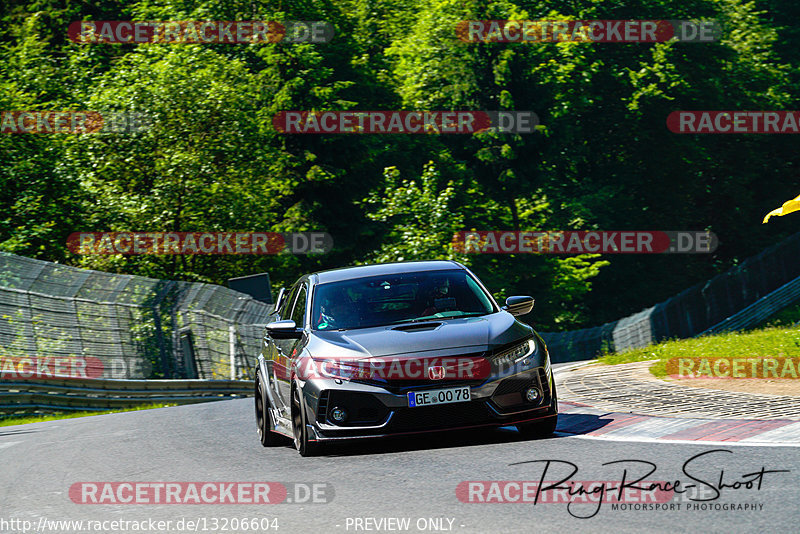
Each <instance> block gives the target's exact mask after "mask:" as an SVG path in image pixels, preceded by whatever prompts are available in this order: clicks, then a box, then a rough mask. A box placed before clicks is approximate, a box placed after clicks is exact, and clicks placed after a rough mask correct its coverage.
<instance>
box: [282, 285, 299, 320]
mask: <svg viewBox="0 0 800 534" xmlns="http://www.w3.org/2000/svg"><path fill="white" fill-rule="evenodd" d="M300 287H301V285H300V284H298V285H296V286H294V287H293V288H292V289H291V291H290V292H289V295H288V296H287V297H286V298H285V299H284V301H283V305H282V306H281V312H280V317H281V320H282V321H285V320H286V319H289V318H291V313H292V304H294V298H295V297H296V296H297V292H298V291H299V290H300Z"/></svg>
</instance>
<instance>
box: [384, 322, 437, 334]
mask: <svg viewBox="0 0 800 534" xmlns="http://www.w3.org/2000/svg"><path fill="white" fill-rule="evenodd" d="M440 326H442V323H436V322H425V323H411V324H404V325H401V326H396V327H394V328H392V330H399V331H401V332H416V331H419V330H434V329H436V328H438V327H440Z"/></svg>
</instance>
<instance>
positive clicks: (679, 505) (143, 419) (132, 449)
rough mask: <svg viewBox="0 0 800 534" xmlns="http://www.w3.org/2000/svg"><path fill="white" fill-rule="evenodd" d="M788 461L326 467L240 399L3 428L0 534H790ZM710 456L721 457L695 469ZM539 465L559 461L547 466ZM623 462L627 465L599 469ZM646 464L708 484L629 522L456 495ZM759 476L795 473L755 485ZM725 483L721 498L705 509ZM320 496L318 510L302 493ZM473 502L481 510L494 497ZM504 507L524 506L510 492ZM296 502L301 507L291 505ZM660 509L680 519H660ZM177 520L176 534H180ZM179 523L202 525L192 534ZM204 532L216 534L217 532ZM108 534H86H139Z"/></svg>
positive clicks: (472, 454)
mask: <svg viewBox="0 0 800 534" xmlns="http://www.w3.org/2000/svg"><path fill="white" fill-rule="evenodd" d="M561 428H562V421H561V419H560V420H559V429H561ZM787 445H788V446H787ZM798 447H800V444H797V445H792V444H783V445H782V446H765V445H753V444H742V443H729V444H726V443H724V442H723V443H717V442H707V443H693V442H684V441H674V442H670V441H658V440H644V441H637V440H636V438H635V436H633V437H631V436H630V435H627V436H626V439H624V440H621V441H617V440H614V439H613V436H609V435H607V436H605V438H604V439H596V438H592V437H591V436H583V435H581V434H565V433H563V432H559V433H558V435H557V436H556V437H553V438H549V439H541V440H534V441H522V440H520V439H519V438H518V436H517V433H516V431H514V430H511V429H508V430H506V429H501V430H497V431H489V432H471V433H455V434H447V435H427V436H426V435H421V436H415V437H408V438H403V439H393V440H386V441H369V442H361V443H358V444H356V445H347V446H337V447H336V448H334V449H331V450H330V454H328V455H327V456H323V457H319V458H302V457H301V456H300V455H299V454H297V452H296V451H295V450H294V448H293V447H292V446H291V445H290V444H287V445H286V446H283V447H277V448H270V449H265V448H263V447H262V446H261V445H260V443H259V442H258V439H257V435H256V430H255V423H254V417H253V401H252V399H239V400H230V401H221V402H214V403H209V404H202V405H194V406H183V407H175V408H162V409H156V410H146V411H140V412H129V413H122V414H112V415H103V416H97V417H87V418H80V419H71V420H62V421H53V422H46V423H36V424H31V425H22V426H13V427H4V428H0V462H2V469H0V492H2V493H1V494H0V504H1V506H0V532H23V531H24V530H23V527H27V528H29V530H28V531H29V532H36V531H38V532H73V531H78V530H76V529H74V528H73V529H69V528H66V527H65V525H63V524H62V525H60V528H56V527H59V525H57V524H55V523H52V522H53V521H65V520H84V521H87V520H92V521H106V522H110V521H114V520H123V521H137V522H138V521H143V520H144V521H147V520H153V521H154V522H155V521H158V520H164V521H167V520H171V521H172V524H171V525H169V526H168V527H165V528H164V530H160V531H164V532H194V531H198V532H204V531H205V532H225V531H228V532H262V531H266V532H268V531H274V530H275V528H274V527H275V526H277V531H278V532H290V533H294V532H315V531H319V532H343V533H344V532H375V531H384V532H420V531H423V532H442V531H444V532H458V533H462V532H463V533H487V532H534V531H538V530H539V529H542V528H548V527H558V528H564V529H565V530H564V532H575V531H580V532H612V531H613V532H645V531H648V532H676V531H677V532H757V531H762V530H763V531H769V532H797V529H798V526H797V522H798V519H800V513H798V505H797V502H796V497H797V488H798V487H800V477H798V465H800V448H798ZM712 450H716V451H720V452H714V453H710V454H707V455H703V456H697V455H698V454H701V453H704V452H708V451H712ZM724 451H727V452H724ZM693 457H694V459H693ZM543 460H553V462H551V463H550V464H549V466H548V464H546V463H544V462H542V461H543ZM618 460H628V462H625V463H616V464H609V465H605V466H604V465H603V464H604V463H607V462H613V461H618ZM634 460H638V462H636V461H634ZM645 461H646V462H652V464H654V465H655V468H656V471H655V472H654V473H652V474H651V475H650V476H648V477H646V479H645V480H648V481H663V482H668V481H672V482H673V483H674V481H676V480H680V481H681V483H682V484H683V486H686V485H687V484H690V483H692V482H693V481H692V478H690V477H689V476H687V474H685V473H684V471H683V469H684V466H686V467H685V469H686V471H687V473H688V474H690V475H693V477H694V478H695V479H696V480H699V481H701V482H702V483H701V482H696V486H697V487H695V488H694V489H692V490H691V491H689V490H687V492H686V493H685V494H683V495H673V496H672V498H671V499H670V500H669V502H668V503H659V504H661V507H659V509H654V507H655V505H654V504H653V502H652V500H651V501H645V505H641V504H639V505H638V507H637V504H636V502H634V501H629V504H628V509H625V510H623V509H621V508H622V505H619V506H618V507H617V509H613V508H614V507H613V503H611V502H606V503H601V504H600V505H599V506H598V503H597V502H583V503H581V502H575V503H573V504H571V505H568V504H567V503H566V502H538V503H536V504H533V503H532V502H510V503H498V502H489V503H486V502H484V503H470V502H461V501H460V500H459V496H458V495H457V493H456V489H457V488H458V487H459V484H460V483H462V482H465V481H534V482H538V481H539V480H540V479H541V478H544V480H546V481H555V480H560V479H563V478H565V477H566V476H567V475H568V473H569V471H570V470H572V467H570V466H569V465H568V464H567V463H563V462H570V463H571V464H574V466H575V468H577V469H578V471H577V473H576V474H574V475H573V476H572V478H571V479H570V480H573V481H609V482H613V481H615V482H617V483H618V482H620V481H621V478H622V477H623V476H625V477H627V478H626V480H628V482H630V480H631V478H633V477H634V476H635V475H636V474H637V473H639V474H644V473H646V472H647V470H649V469H650V468H649V467H647V465H646V464H644V463H642V462H645ZM687 462H688V463H687ZM545 466H548V467H547V469H548V471H547V473H546V475H547V476H544V477H543V470H544V469H545ZM762 468H763V469H764V470H765V471H772V470H789V472H780V473H764V474H762V475H761V476H760V477H759V476H758V475H757V473H759V472H760V471H761V470H762ZM626 469H627V470H628V471H627V473H625V474H624V472H625V470H626ZM559 475H560V476H559ZM720 477H722V483H723V484H724V485H727V486H730V487H723V488H722V489H721V490H719V494H718V495H714V494H715V491H714V490H713V489H712V487H717V488H719V487H720V484H719V482H720ZM758 478H760V482H761V487H760V489H759V488H758V487H757V486H758V484H756V483H755V482H756V480H757V479H758ZM747 481H750V482H751V483H750V484H746V482H747ZM80 482H94V483H97V484H100V483H102V482H128V483H131V484H134V483H137V482H139V483H143V482H197V483H198V485H199V483H202V482H279V483H282V484H283V485H284V486H286V487H288V488H289V493H288V495H287V496H286V497H285V498H283V499H281V502H280V503H279V504H258V505H253V504H228V503H226V504H213V505H211V504H163V503H159V504H123V503H114V504H79V503H76V502H73V499H74V498H77V500H78V501H80V497H76V493H75V492H73V494H71V493H70V488H71V487H73V485H75V484H76V483H80ZM296 483H300V484H299V485H293V484H296ZM315 484H316V485H317V488H318V489H319V492H318V494H317V500H318V501H320V502H316V503H315V502H311V501H313V500H314V498H313V497H309V495H310V493H309V492H308V491H307V490H308V489H309V488H313V487H314V486H313V485H315ZM748 485H749V486H751V487H750V488H749V489H748V488H747V486H748ZM461 487H462V488H463V487H465V485H462V486H461ZM476 487H478V488H480V487H482V488H484V490H485V492H484V493H482V495H483V496H489V495H490V488H491V484H489V483H488V482H486V483H485V485H484V486H473V489H475V488H476ZM504 487H505V488H506V489H507V490H508V488H512V486H504ZM701 489H702V491H700V490H701ZM480 493H481V491H480V490H476V494H480ZM97 495H100V494H99V493H98V494H97ZM272 495H274V492H273V493H272ZM460 495H461V496H462V497H463V496H464V495H466V494H465V493H461V494H460ZM508 495H509V498H511V499H513V498H515V496H516V497H517V498H519V492H515V491H513V490H509V491H508ZM562 495H563V492H562ZM245 497H246V496H245ZM690 497H692V498H694V499H696V500H695V501H693V500H691V498H690ZM298 499H299V500H301V501H303V502H301V503H297V502H288V501H296V500H298ZM700 499H706V501H705V502H700ZM322 501H328V502H322ZM637 502H639V501H637ZM670 504H674V505H675V506H674V507H672V509H669V505H670ZM745 505H746V506H745ZM575 516H580V517H575ZM234 518H237V521H239V520H244V519H249V520H252V519H258V520H261V519H265V518H266V519H268V520H271V519H273V518H274V519H277V522H268V521H262V522H260V523H259V524H260V525H261V526H269V527H270V528H269V529H262V528H260V527H259V528H257V529H251V528H250V527H249V526H248V527H247V528H246V529H243V528H238V529H232V528H230V527H231V526H232V525H233V524H234V523H232V521H234ZM180 519H183V520H184V523H183V524H182V525H181V526H183V527H184V528H182V529H181V528H179V527H178V526H176V522H177V521H178V520H180ZM14 520H15V521H16V523H6V524H4V523H3V521H6V522H9V521H14ZM25 521H29V522H30V523H25ZM186 521H196V522H197V523H196V524H194V526H193V528H191V529H190V528H186V523H185V522H186ZM213 521H216V522H217V523H212V522H213ZM48 522H50V523H48ZM225 522H227V525H226V524H225ZM153 524H156V523H153ZM214 524H215V525H216V526H217V528H211V527H212V525H214ZM14 525H16V529H15V528H14ZM86 525H89V524H88V523H87V524H84V527H83V528H84V530H82V531H83V532H86V531H87V530H86ZM96 525H97V524H96ZM109 525H110V523H106V527H105V528H106V530H94V531H106V532H127V531H133V530H130V529H129V530H127V531H123V530H112V529H111V528H110V526H109ZM48 526H49V528H48ZM162 526H164V525H162ZM223 526H227V527H228V529H227V530H225V529H224V528H223ZM238 526H240V527H241V525H238ZM145 531H150V532H158V531H159V530H158V528H156V529H154V530H145Z"/></svg>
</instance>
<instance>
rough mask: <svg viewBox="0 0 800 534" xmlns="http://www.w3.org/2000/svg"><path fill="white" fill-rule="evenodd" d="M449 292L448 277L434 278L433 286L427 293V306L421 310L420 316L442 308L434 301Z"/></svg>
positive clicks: (442, 297)
mask: <svg viewBox="0 0 800 534" xmlns="http://www.w3.org/2000/svg"><path fill="white" fill-rule="evenodd" d="M449 293H450V279H449V278H436V279H434V281H433V287H432V288H431V290H430V293H429V294H428V300H427V308H425V310H423V312H422V317H427V316H428V315H434V314H436V313H438V312H440V311H444V309H438V308H437V307H436V301H437V300H441V299H444V298H446V297H447V295H448V294H449Z"/></svg>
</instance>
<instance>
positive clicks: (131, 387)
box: [0, 378, 254, 415]
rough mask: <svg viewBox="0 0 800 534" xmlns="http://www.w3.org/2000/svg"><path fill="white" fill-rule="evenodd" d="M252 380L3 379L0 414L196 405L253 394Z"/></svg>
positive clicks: (0, 394) (0, 381)
mask: <svg viewBox="0 0 800 534" xmlns="http://www.w3.org/2000/svg"><path fill="white" fill-rule="evenodd" d="M253 388H254V383H253V381H252V380H103V379H91V378H86V379H73V378H70V379H45V380H38V379H37V380H17V381H9V380H0V414H2V415H9V414H24V413H33V412H47V411H56V410H58V411H69V410H81V411H94V410H97V411H102V410H112V409H121V408H133V407H136V406H142V405H146V404H196V403H200V402H209V401H215V400H222V399H226V398H231V397H247V396H252V395H253Z"/></svg>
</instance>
